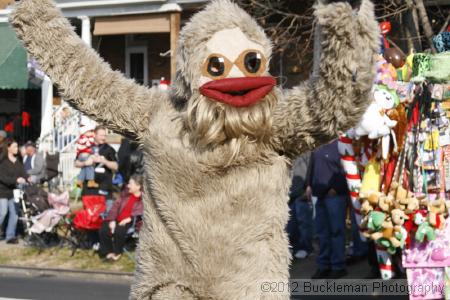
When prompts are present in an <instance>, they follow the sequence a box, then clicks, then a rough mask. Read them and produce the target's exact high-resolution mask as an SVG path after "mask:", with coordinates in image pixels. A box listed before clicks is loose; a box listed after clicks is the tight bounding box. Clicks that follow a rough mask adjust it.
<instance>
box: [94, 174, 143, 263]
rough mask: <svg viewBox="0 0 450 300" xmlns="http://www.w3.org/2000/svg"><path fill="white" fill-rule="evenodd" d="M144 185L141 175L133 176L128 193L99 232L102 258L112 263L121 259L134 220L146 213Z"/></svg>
mask: <svg viewBox="0 0 450 300" xmlns="http://www.w3.org/2000/svg"><path fill="white" fill-rule="evenodd" d="M142 185H143V177H142V176H141V175H133V176H131V178H130V180H129V182H128V185H127V187H128V193H123V194H121V196H120V197H119V198H118V199H117V200H116V201H115V202H114V204H113V206H112V207H111V210H110V211H109V213H108V216H107V217H106V218H105V221H104V222H103V225H102V227H101V228H100V231H99V235H100V250H99V254H100V256H101V257H105V258H106V259H107V260H112V261H117V260H119V259H120V257H121V255H122V251H123V247H124V245H125V242H126V238H127V232H128V230H129V229H130V227H131V226H132V225H133V219H134V218H136V217H139V216H142V214H143V211H144V207H143V204H142V200H141V196H142Z"/></svg>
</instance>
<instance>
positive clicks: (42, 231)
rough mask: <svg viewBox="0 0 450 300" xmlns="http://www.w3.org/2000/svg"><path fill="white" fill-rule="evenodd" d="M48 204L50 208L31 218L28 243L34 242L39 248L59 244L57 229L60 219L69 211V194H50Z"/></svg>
mask: <svg viewBox="0 0 450 300" xmlns="http://www.w3.org/2000/svg"><path fill="white" fill-rule="evenodd" d="M48 203H49V205H50V206H51V208H49V209H46V210H45V211H44V212H42V213H40V214H38V215H37V216H34V217H31V221H32V223H33V225H32V226H31V228H30V234H31V238H30V239H29V243H30V244H31V243H33V242H35V243H36V246H38V247H40V248H42V247H47V246H51V245H52V242H56V243H58V244H59V241H60V240H59V237H58V233H57V229H58V224H59V223H60V221H61V219H63V217H64V216H65V215H67V214H68V213H69V211H70V206H69V193H68V192H64V193H62V194H61V195H56V194H53V193H50V194H49V195H48Z"/></svg>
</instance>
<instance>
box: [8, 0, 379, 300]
mask: <svg viewBox="0 0 450 300" xmlns="http://www.w3.org/2000/svg"><path fill="white" fill-rule="evenodd" d="M314 15H315V17H316V21H317V24H318V25H320V27H321V29H322V33H323V40H322V48H323V49H322V50H323V51H322V56H321V59H320V68H319V70H320V71H319V74H318V77H317V78H314V79H311V80H309V81H307V82H305V83H302V84H300V85H299V86H297V87H295V88H293V89H289V90H282V89H281V88H280V87H276V80H275V78H274V77H272V76H271V75H270V72H269V65H270V58H271V56H272V42H271V41H270V40H269V39H268V38H267V36H266V35H265V33H264V30H263V29H262V28H261V27H260V26H258V24H257V23H256V22H255V20H253V19H252V18H251V17H250V15H249V14H248V13H247V12H245V11H244V10H242V9H241V8H239V7H238V6H237V5H236V4H234V3H233V2H231V1H229V0H213V1H211V2H209V3H208V5H206V8H205V9H204V10H202V11H201V12H199V13H197V14H195V15H194V16H192V18H191V19H190V21H189V22H187V23H186V24H185V25H184V27H183V29H182V30H181V32H180V39H179V41H178V47H177V50H176V53H174V55H175V57H176V69H177V70H176V77H175V78H173V79H172V80H171V87H170V91H162V90H160V89H158V88H151V89H149V88H147V87H143V86H139V85H137V84H136V83H135V82H134V81H133V80H130V79H126V78H124V76H123V75H122V74H120V73H119V72H115V71H112V70H111V68H110V67H109V65H108V64H106V63H105V62H104V61H102V59H101V58H100V57H99V55H98V54H97V53H96V52H95V51H94V50H93V49H90V48H88V47H87V46H86V44H85V43H84V42H83V41H82V40H81V39H80V38H79V37H78V36H77V34H76V33H75V32H74V31H73V30H72V25H71V24H70V22H69V21H68V20H67V19H65V18H64V17H63V15H62V14H61V12H60V11H59V10H58V9H57V8H56V5H55V3H54V2H53V1H51V0H22V1H20V2H18V4H17V7H16V9H15V10H14V11H13V12H12V14H11V20H10V21H11V24H12V27H13V28H15V30H16V32H17V34H18V36H19V38H20V39H21V40H22V41H23V44H24V46H25V47H26V48H27V49H28V51H29V54H30V56H31V57H34V58H36V59H37V60H38V62H39V65H40V66H41V68H42V70H44V71H45V72H46V73H47V75H48V76H49V77H50V78H51V79H52V80H53V82H55V84H56V85H57V86H58V87H60V88H61V92H62V95H63V97H64V98H65V99H66V100H67V101H68V102H70V103H71V105H73V106H74V107H75V108H77V109H79V110H80V111H81V112H83V113H85V114H86V115H89V116H92V117H93V118H94V119H95V120H96V121H98V122H99V123H102V124H105V125H106V126H107V127H108V128H110V129H111V130H114V131H116V132H118V133H120V134H123V135H127V136H131V137H133V138H135V139H136V140H137V141H138V142H139V143H140V144H141V146H142V149H143V152H144V156H145V160H146V166H147V168H146V170H145V173H146V183H145V188H144V190H145V192H144V194H143V201H144V203H145V205H144V207H145V218H144V219H145V220H144V224H143V226H142V228H141V230H140V233H139V249H138V251H137V253H138V258H137V269H136V273H135V279H134V283H133V285H132V287H131V295H130V299H152V300H155V299H183V300H186V299H230V300H232V299H240V300H244V299H249V300H250V299H251V300H254V299H262V298H271V299H272V298H273V299H275V298H276V299H289V293H283V294H281V293H279V294H276V295H274V294H266V295H264V294H261V289H260V286H258V283H261V282H262V281H266V280H270V281H271V282H287V281H288V278H289V263H290V253H289V247H288V240H287V238H286V234H285V231H284V230H285V226H286V223H287V220H288V216H289V214H288V206H287V201H286V199H287V194H288V189H289V182H290V178H289V168H290V165H291V160H292V159H294V158H295V157H297V156H298V155H299V154H301V153H303V152H305V151H309V150H312V149H314V148H316V147H318V146H320V145H321V144H324V143H327V142H329V141H331V140H332V139H334V138H335V137H336V136H337V134H338V132H345V131H346V130H348V129H349V128H350V127H353V126H355V125H356V123H357V122H358V120H359V119H360V118H361V115H362V114H363V112H364V111H365V110H366V108H367V106H368V105H369V95H370V92H371V88H372V82H373V80H374V76H375V68H374V66H375V60H376V56H377V53H378V51H379V37H380V32H379V29H378V23H377V22H376V20H375V16H374V7H373V4H372V3H371V2H370V1H368V0H363V1H362V2H361V6H360V8H359V11H358V12H356V11H355V10H354V9H353V8H352V6H351V5H350V4H348V3H346V2H337V3H330V4H322V3H321V2H319V3H318V4H317V5H316V6H315V12H314ZM349 62H351V63H349ZM337 98H338V99H339V101H336V99H337ZM150 196H151V200H150ZM274 297H275V298H274Z"/></svg>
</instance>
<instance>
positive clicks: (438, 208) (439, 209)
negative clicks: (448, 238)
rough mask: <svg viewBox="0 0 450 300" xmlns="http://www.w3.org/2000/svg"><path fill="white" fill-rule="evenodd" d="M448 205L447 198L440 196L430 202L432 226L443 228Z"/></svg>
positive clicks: (429, 209) (429, 211) (429, 214)
mask: <svg viewBox="0 0 450 300" xmlns="http://www.w3.org/2000/svg"><path fill="white" fill-rule="evenodd" d="M446 212H447V207H446V205H445V200H444V199H442V198H439V199H438V200H434V201H429V202H428V222H429V223H430V225H431V226H433V227H434V228H437V229H441V228H443V227H444V224H445V214H446Z"/></svg>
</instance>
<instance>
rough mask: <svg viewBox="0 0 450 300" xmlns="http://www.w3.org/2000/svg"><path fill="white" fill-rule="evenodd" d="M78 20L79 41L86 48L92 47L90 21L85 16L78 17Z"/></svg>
mask: <svg viewBox="0 0 450 300" xmlns="http://www.w3.org/2000/svg"><path fill="white" fill-rule="evenodd" d="M78 19H80V20H81V39H82V40H83V41H84V42H85V43H86V44H87V45H88V46H92V35H91V19H89V17H87V16H80V17H78Z"/></svg>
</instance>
